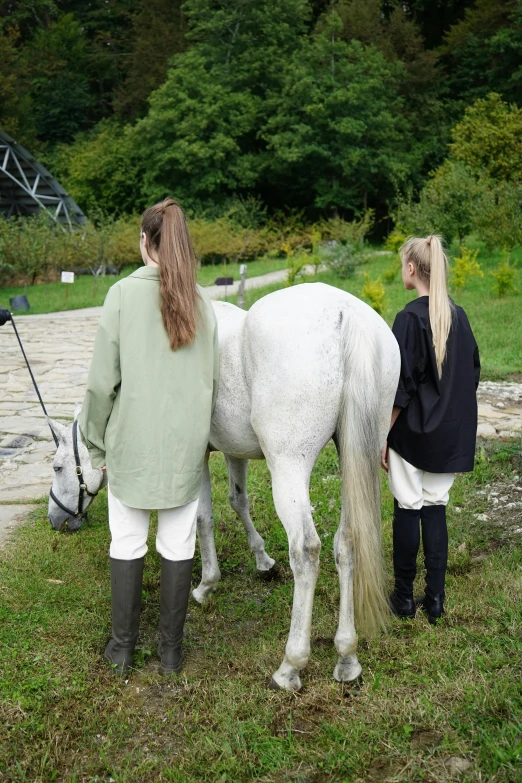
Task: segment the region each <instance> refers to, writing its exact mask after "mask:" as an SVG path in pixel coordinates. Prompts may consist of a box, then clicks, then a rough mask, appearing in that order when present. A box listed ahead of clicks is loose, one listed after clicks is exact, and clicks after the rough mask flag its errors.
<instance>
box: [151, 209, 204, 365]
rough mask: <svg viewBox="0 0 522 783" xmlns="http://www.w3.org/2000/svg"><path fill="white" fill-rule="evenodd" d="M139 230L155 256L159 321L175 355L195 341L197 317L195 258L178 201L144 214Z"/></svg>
mask: <svg viewBox="0 0 522 783" xmlns="http://www.w3.org/2000/svg"><path fill="white" fill-rule="evenodd" d="M141 230H142V232H143V233H144V234H145V235H146V237H147V247H148V248H149V249H152V250H154V251H155V252H156V254H157V260H158V265H159V273H160V298H161V317H162V318H163V324H164V326H165V330H166V332H167V334H168V336H169V340H170V347H171V348H172V350H173V351H175V350H176V349H177V348H182V347H183V346H184V345H189V344H190V343H191V342H192V341H193V340H194V337H195V336H196V322H197V317H198V297H199V295H198V290H197V287H196V275H197V265H196V257H195V255H194V250H193V249H192V243H191V241H190V235H189V231H188V227H187V222H186V220H185V215H184V214H183V211H182V209H181V207H180V206H179V204H178V202H177V201H174V199H172V198H166V199H165V200H164V201H160V202H159V204H155V205H154V206H153V207H149V209H147V210H145V212H144V213H143V217H142V219H141Z"/></svg>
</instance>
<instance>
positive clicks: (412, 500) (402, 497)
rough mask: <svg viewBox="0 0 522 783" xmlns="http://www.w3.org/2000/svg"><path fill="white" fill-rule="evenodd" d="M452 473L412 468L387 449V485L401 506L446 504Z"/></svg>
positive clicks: (453, 475) (417, 507) (413, 507)
mask: <svg viewBox="0 0 522 783" xmlns="http://www.w3.org/2000/svg"><path fill="white" fill-rule="evenodd" d="M454 481H455V474H454V473H428V471H426V470H419V468H414V467H413V465H410V463H409V462H406V460H405V459H403V458H402V457H400V456H399V455H398V454H397V452H396V451H393V449H389V450H388V485H389V487H390V492H391V493H392V495H393V497H394V498H395V499H396V500H397V502H398V504H399V506H400V507H401V508H410V509H419V508H422V507H423V506H446V505H447V504H448V500H449V491H450V489H451V487H452V484H453V482H454Z"/></svg>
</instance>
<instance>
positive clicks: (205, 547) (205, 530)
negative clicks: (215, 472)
mask: <svg viewBox="0 0 522 783" xmlns="http://www.w3.org/2000/svg"><path fill="white" fill-rule="evenodd" d="M209 456H210V455H209V453H208V452H207V454H206V456H205V467H204V472H203V483H202V485H201V494H200V496H199V505H198V541H199V550H200V552H201V582H200V583H199V585H198V587H196V589H195V590H193V592H192V596H193V598H195V600H196V601H197V602H198V603H199V604H202V603H204V602H205V600H206V599H207V598H208V597H209V596H210V594H211V593H212V591H213V590H215V588H216V587H217V584H218V582H219V580H220V578H221V572H220V570H219V566H218V560H217V554H216V544H215V541H214V516H213V514H212V492H211V486H210V471H209V469H208V459H209Z"/></svg>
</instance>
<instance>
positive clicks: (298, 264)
mask: <svg viewBox="0 0 522 783" xmlns="http://www.w3.org/2000/svg"><path fill="white" fill-rule="evenodd" d="M309 260H310V259H309V257H308V256H307V255H305V254H304V253H301V254H299V255H297V256H294V255H291V256H289V257H288V265H287V269H288V277H287V278H286V284H287V286H291V285H296V283H302V282H303V278H304V276H305V268H306V266H307V264H308V262H309Z"/></svg>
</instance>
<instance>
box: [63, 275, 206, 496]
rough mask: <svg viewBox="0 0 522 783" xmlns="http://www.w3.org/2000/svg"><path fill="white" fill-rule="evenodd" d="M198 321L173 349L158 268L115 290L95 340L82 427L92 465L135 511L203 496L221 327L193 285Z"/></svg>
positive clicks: (202, 296) (112, 290)
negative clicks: (191, 336)
mask: <svg viewBox="0 0 522 783" xmlns="http://www.w3.org/2000/svg"><path fill="white" fill-rule="evenodd" d="M198 290H199V293H200V296H201V299H200V312H201V321H200V325H199V327H198V331H197V335H196V338H195V340H194V342H193V343H192V344H191V345H187V346H184V347H183V348H179V349H178V350H176V351H172V350H171V348H170V345H169V339H168V336H167V333H166V331H165V328H164V326H163V321H162V318H161V312H160V302H159V270H158V268H157V267H152V266H144V267H142V268H140V269H138V270H137V271H136V272H134V273H133V274H132V275H130V276H129V277H126V278H125V279H124V280H120V281H119V282H118V283H116V285H113V286H112V288H111V289H110V290H109V292H108V294H107V298H106V299H105V304H104V306H103V312H102V315H101V318H100V322H99V325H98V331H97V333H96V340H95V343H94V353H93V357H92V362H91V367H90V370H89V378H88V381H87V390H86V393H85V400H84V403H83V408H82V411H81V414H80V418H79V422H78V424H79V428H80V432H81V434H82V438H83V440H84V443H85V445H86V446H87V448H88V450H89V454H90V457H91V461H92V464H93V467H96V468H101V467H103V466H104V465H106V466H107V475H108V478H109V484H110V488H111V492H112V493H113V494H114V495H115V497H117V498H118V499H119V500H121V501H122V503H125V505H127V506H131V507H132V508H156V509H160V508H174V507H176V506H183V505H185V503H188V502H189V501H191V500H195V499H196V498H197V497H198V495H199V491H200V486H201V479H202V473H203V463H204V457H205V450H206V448H207V444H208V436H209V431H210V418H211V413H212V408H213V405H214V401H215V397H216V392H217V384H218V376H219V346H218V335H217V322H216V317H215V315H214V311H213V309H212V305H211V303H210V300H209V299H208V298H207V296H206V294H204V292H203V291H202V289H201V288H199V286H198Z"/></svg>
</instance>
